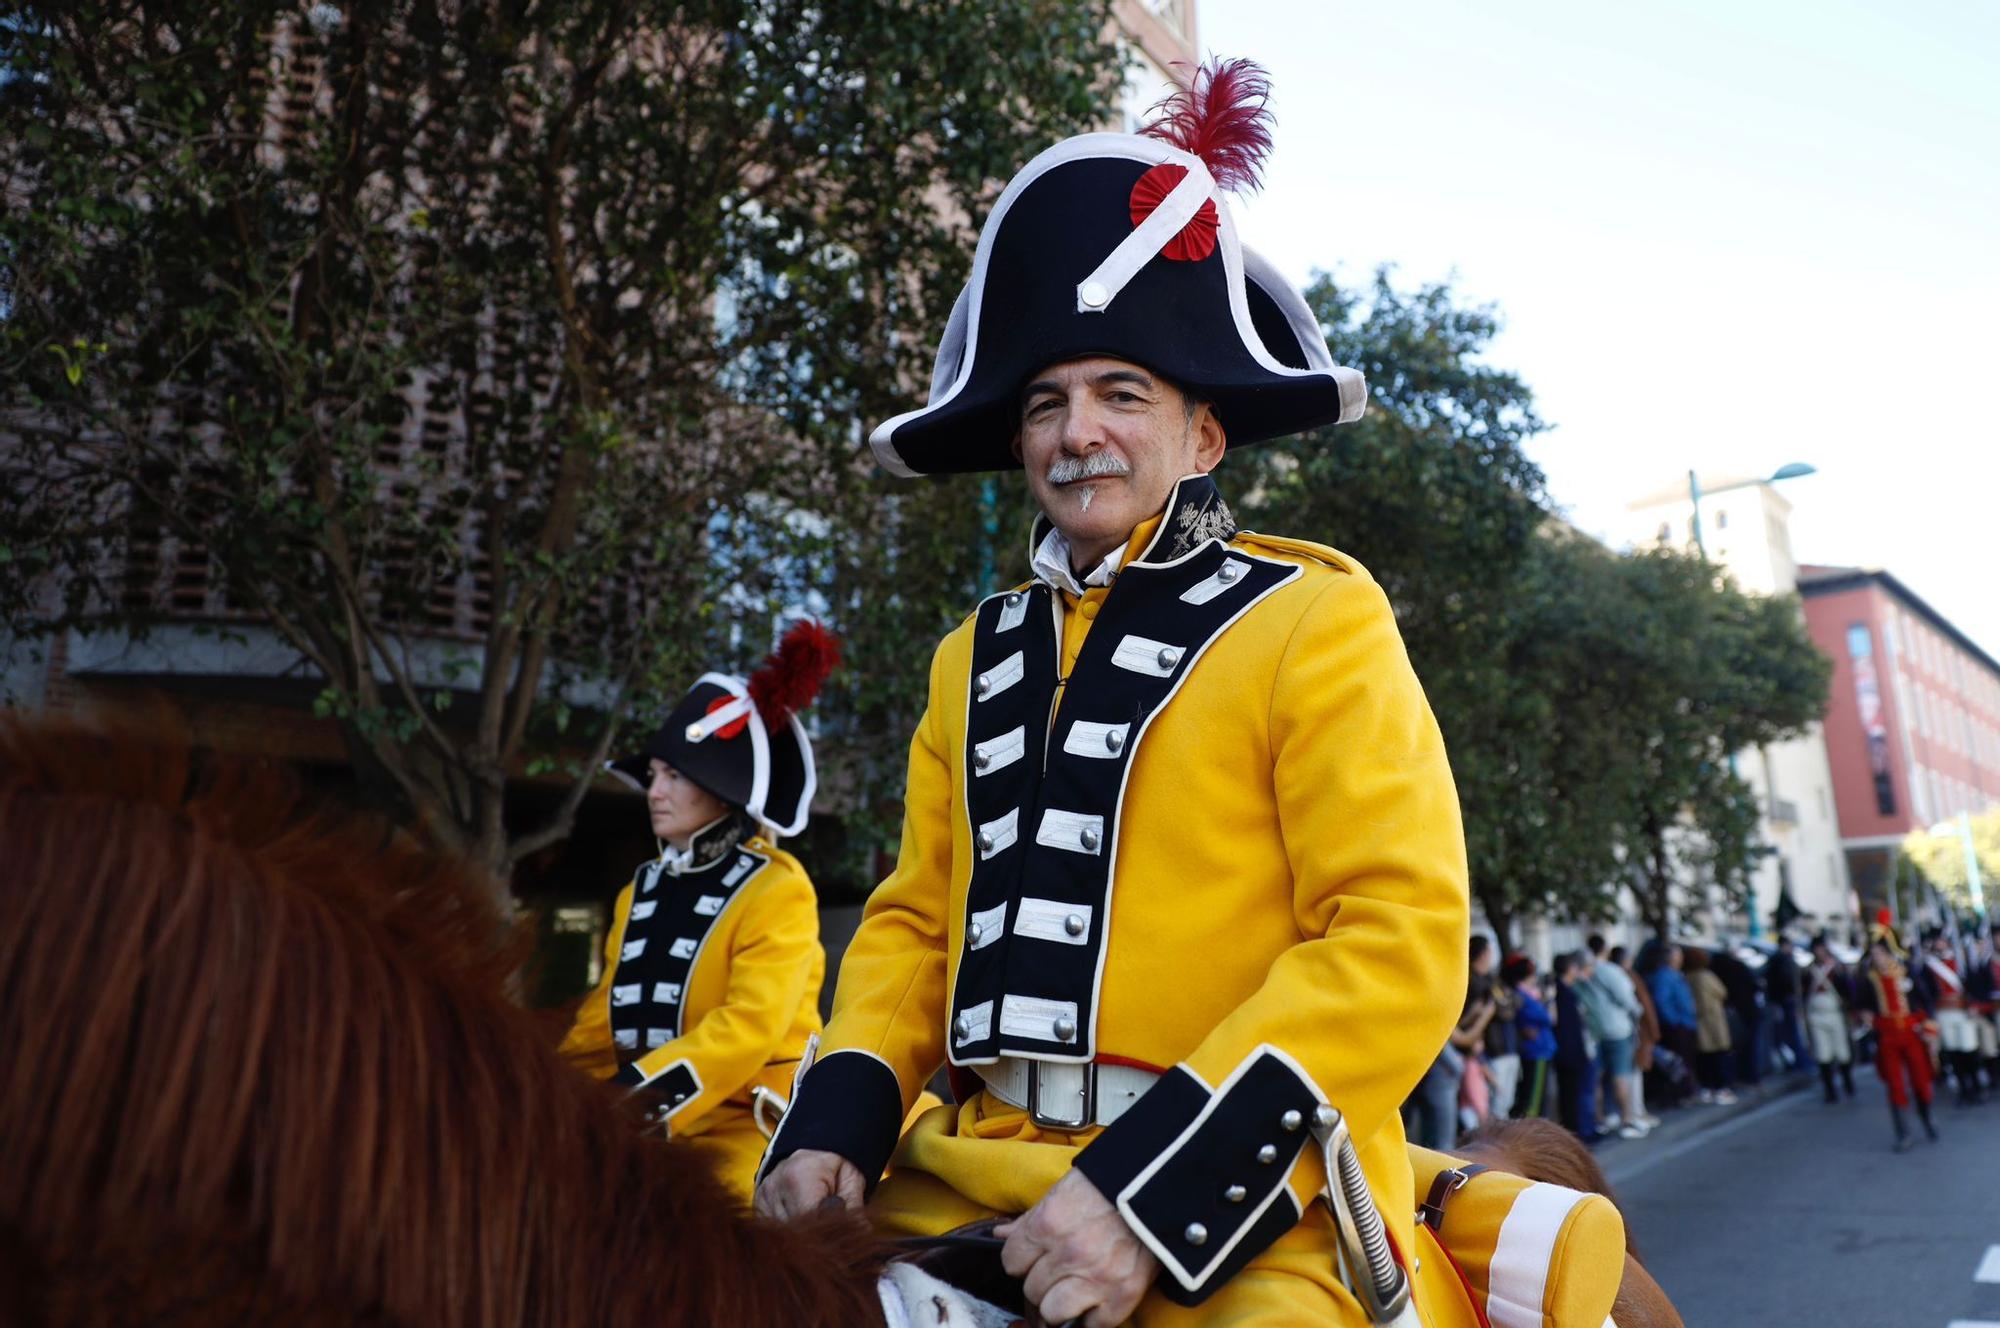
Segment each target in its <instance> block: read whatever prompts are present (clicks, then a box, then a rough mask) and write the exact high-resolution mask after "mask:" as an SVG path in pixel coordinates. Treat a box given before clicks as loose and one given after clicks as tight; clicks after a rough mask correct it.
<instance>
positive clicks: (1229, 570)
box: [1215, 562, 1243, 586]
mask: <svg viewBox="0 0 2000 1328" xmlns="http://www.w3.org/2000/svg"><path fill="white" fill-rule="evenodd" d="M1242 575H1243V564H1242V563H1231V562H1225V563H1224V564H1222V567H1221V568H1220V569H1219V570H1218V571H1217V572H1216V574H1215V578H1216V580H1218V581H1220V582H1222V584H1223V585H1225V586H1226V585H1228V584H1229V583H1231V582H1232V581H1234V580H1235V579H1236V578H1237V577H1239V576H1242Z"/></svg>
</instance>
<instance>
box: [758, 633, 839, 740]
mask: <svg viewBox="0 0 2000 1328" xmlns="http://www.w3.org/2000/svg"><path fill="white" fill-rule="evenodd" d="M839 663H840V638H839V637H837V636H835V635H834V634H833V633H832V632H830V631H828V630H827V629H826V628H825V627H823V626H821V625H820V624H818V623H816V622H814V621H812V620H811V619H810V618H807V619H804V620H802V621H800V622H796V623H794V624H792V626H791V629H790V630H789V631H787V632H786V633H785V635H784V639H783V640H781V641H779V642H778V649H777V650H776V651H775V652H774V653H773V654H772V655H771V657H770V658H769V659H767V660H765V661H764V663H763V664H762V665H761V666H759V668H758V669H757V671H756V672H755V673H753V674H751V675H750V699H751V700H752V701H753V702H755V703H756V706H757V713H758V714H759V715H762V716H763V717H764V725H765V727H767V728H777V727H779V726H781V725H783V724H785V723H787V722H789V721H790V720H791V718H792V716H793V715H795V714H797V713H798V712H799V711H801V710H804V709H805V708H806V707H807V706H809V705H811V704H812V703H813V698H814V697H815V696H818V695H819V689H820V684H821V683H823V682H825V681H826V676H827V675H828V674H829V673H832V672H833V670H834V667H835V666H836V665H838V664H839Z"/></svg>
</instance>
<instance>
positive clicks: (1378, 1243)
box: [1313, 1106, 1410, 1324]
mask: <svg viewBox="0 0 2000 1328" xmlns="http://www.w3.org/2000/svg"><path fill="white" fill-rule="evenodd" d="M1313 1138H1315V1139H1317V1140H1318V1141H1319V1148H1320V1157H1321V1161H1322V1162H1323V1163H1324V1164H1325V1167H1326V1206H1327V1208H1328V1210H1329V1211H1330V1212H1331V1213H1332V1214H1333V1226H1334V1232H1335V1235H1336V1236H1337V1238H1338V1240H1339V1245H1340V1254H1341V1260H1340V1261H1341V1263H1342V1264H1343V1265H1344V1266H1345V1269H1346V1272H1345V1274H1344V1276H1345V1277H1346V1280H1347V1282H1348V1284H1349V1286H1348V1289H1349V1290H1351V1291H1353V1292H1354V1295H1355V1298H1356V1299H1358V1300H1360V1301H1361V1303H1362V1307H1363V1308H1364V1309H1366V1310H1367V1311H1368V1317H1369V1320H1370V1321H1371V1322H1373V1323H1378V1324H1386V1323H1392V1322H1394V1321H1395V1320H1396V1319H1397V1318H1398V1317H1399V1316H1401V1315H1402V1314H1403V1312H1404V1310H1405V1309H1407V1308H1408V1307H1409V1303H1410V1280H1409V1278H1408V1277H1406V1276H1404V1274H1403V1270H1402V1268H1401V1267H1400V1266H1399V1265H1398V1264H1397V1263H1396V1255H1395V1251H1393V1250H1391V1249H1390V1248H1389V1232H1388V1229H1387V1228H1386V1227H1385V1226H1384V1225H1383V1224H1382V1212H1381V1210H1380V1209H1378V1208H1377V1207H1376V1206H1375V1196H1374V1195H1372V1194H1370V1193H1369V1192H1368V1178H1367V1177H1366V1176H1364V1175H1362V1173H1361V1158H1360V1157H1359V1155H1357V1154H1356V1153H1355V1151H1354V1136H1353V1135H1352V1134H1350V1133H1349V1132H1348V1129H1347V1121H1346V1120H1345V1119H1344V1118H1342V1116H1341V1114H1340V1113H1339V1112H1338V1111H1335V1110H1334V1109H1333V1108H1332V1107H1326V1106H1322V1107H1320V1108H1318V1109H1317V1110H1315V1111H1314V1112H1313Z"/></svg>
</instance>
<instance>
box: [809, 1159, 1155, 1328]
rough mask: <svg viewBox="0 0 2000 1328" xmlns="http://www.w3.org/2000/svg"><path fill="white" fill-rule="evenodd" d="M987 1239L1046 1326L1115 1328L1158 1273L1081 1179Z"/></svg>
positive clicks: (1068, 1181)
mask: <svg viewBox="0 0 2000 1328" xmlns="http://www.w3.org/2000/svg"><path fill="white" fill-rule="evenodd" d="M772 1179H773V1180H775V1179H777V1176H776V1173H773V1174H772ZM993 1234H994V1235H996V1236H1003V1237H1005V1238H1006V1241H1007V1244H1006V1246H1005V1248H1003V1249H1002V1250H1001V1251H1000V1263H1001V1266H1002V1267H1004V1268H1006V1270H1007V1272H1008V1275H1009V1276H1012V1277H1018V1278H1021V1279H1022V1284H1021V1289H1022V1291H1023V1293H1025V1294H1026V1296H1027V1298H1028V1303H1029V1304H1030V1305H1033V1306H1034V1307H1035V1308H1036V1309H1037V1310H1038V1311H1040V1313H1041V1316H1042V1318H1043V1319H1044V1320H1045V1321H1047V1322H1048V1323H1051V1324H1063V1323H1068V1322H1069V1321H1070V1320H1071V1319H1075V1318H1079V1317H1081V1318H1082V1319H1083V1321H1084V1323H1085V1325H1086V1326H1087V1328H1115V1325H1117V1324H1121V1323H1124V1322H1125V1320H1127V1319H1129V1318H1131V1317H1132V1311H1133V1310H1134V1309H1136V1308H1137V1307H1138V1304H1139V1298H1140V1297H1141V1296H1143V1295H1145V1294H1146V1289H1147V1288H1148V1287H1150V1286H1152V1285H1153V1278H1154V1277H1155V1276H1157V1275H1158V1273H1159V1271H1160V1261H1159V1260H1158V1259H1156V1258H1155V1257H1153V1252H1152V1251H1151V1250H1149V1249H1147V1248H1146V1247H1145V1246H1144V1245H1142V1244H1140V1243H1139V1238H1138V1237H1137V1236H1135V1235H1133V1234H1132V1228H1131V1227H1129V1226H1127V1225H1126V1224H1125V1219H1124V1218H1122V1217H1120V1216H1119V1215H1118V1210H1117V1209H1116V1208H1113V1207H1112V1206H1111V1201H1110V1200H1108V1199H1106V1198H1105V1197H1104V1195H1103V1194H1101V1193H1100V1192H1099V1191H1098V1188H1097V1187H1096V1186H1095V1185H1092V1184H1091V1183H1090V1181H1089V1179H1088V1178H1087V1177H1085V1176H1084V1174H1083V1173H1082V1172H1080V1171H1072V1172H1070V1173H1069V1174H1068V1175H1066V1176H1064V1177H1063V1178H1062V1179H1061V1180H1059V1181H1057V1182H1056V1183H1055V1185H1054V1186H1053V1187H1052V1188H1051V1189H1050V1190H1049V1192H1048V1193H1047V1194H1045V1195H1043V1196H1042V1201H1041V1202H1040V1203H1038V1204H1036V1205H1035V1206H1034V1207H1033V1208H1030V1209H1029V1210H1028V1211H1027V1212H1026V1213H1024V1214H1023V1215H1022V1216H1021V1217H1020V1219H1019V1220H1017V1221H1014V1222H1008V1223H1004V1224H1002V1225H1000V1226H997V1227H995V1228H993Z"/></svg>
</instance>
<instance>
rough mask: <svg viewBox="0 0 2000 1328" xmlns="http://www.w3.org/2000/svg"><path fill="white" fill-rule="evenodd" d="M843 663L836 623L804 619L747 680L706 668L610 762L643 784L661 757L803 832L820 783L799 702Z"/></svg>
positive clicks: (731, 799)
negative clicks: (631, 747)
mask: <svg viewBox="0 0 2000 1328" xmlns="http://www.w3.org/2000/svg"><path fill="white" fill-rule="evenodd" d="M839 662H840V642H839V640H838V639H837V638H835V637H834V636H833V634H832V633H831V632H828V631H827V630H826V629H825V628H824V627H821V626H820V625H819V624H818V623H813V622H801V623H798V624H796V625H794V626H793V627H792V629H791V630H790V631H788V632H786V633H785V638H784V640H783V641H782V642H781V643H780V644H779V646H778V650H777V653H775V654H774V655H772V656H771V658H770V659H768V660H767V661H765V663H764V665H763V667H761V668H759V669H758V670H757V671H756V672H755V673H753V674H751V675H750V677H749V678H748V679H747V680H745V679H743V678H736V677H731V676H730V675H728V674H726V673H704V674H703V675H702V676H701V678H700V679H699V680H698V681H696V683H695V685H694V686H693V687H691V688H689V689H688V693H687V695H686V696H684V697H682V698H681V701H680V704H679V705H677V706H675V707H674V710H673V713H672V714H670V715H668V716H667V722H666V723H664V724H662V725H661V726H660V727H659V728H658V729H657V730H655V731H654V733H653V736H652V737H650V738H648V739H647V740H646V743H645V746H644V747H642V748H641V749H640V750H639V752H638V753H637V754H636V755H633V756H626V757H621V758H620V759H618V760H616V761H607V762H605V763H604V768H605V769H606V770H607V771H609V772H610V773H611V774H613V775H616V776H617V777H618V778H619V779H621V780H623V781H624V782H626V783H627V784H630V785H631V786H632V787H634V788H636V789H638V790H639V791H640V792H642V793H643V792H644V791H645V790H646V787H647V786H648V784H650V783H651V781H652V769H651V763H652V761H653V759H654V758H658V759H659V760H662V761H665V762H666V763H667V764H668V765H670V766H672V767H673V768H674V769H676V770H678V771H680V772H681V773H682V774H683V775H685V776H687V777H688V778H689V779H691V780H693V781H694V782H695V783H696V784H699V785H700V786H701V787H702V788H704V789H707V790H708V791H709V792H710V793H712V794H714V795H715V796H716V797H718V798H720V799H722V800H723V801H724V802H726V803H728V804H729V805H730V806H732V807H738V808H741V809H742V810H744V811H746V812H748V813H749V814H750V815H752V816H754V817H756V818H757V819H758V820H759V821H761V822H763V823H764V824H766V825H768V826H770V827H771V829H772V830H773V831H774V832H775V833H777V834H780V835H795V834H797V833H799V831H801V830H803V829H805V825H806V817H807V815H808V813H809V812H810V811H811V810H812V800H813V793H814V792H815V791H816V789H817V788H818V784H819V779H818V775H817V773H816V772H815V769H814V766H813V754H812V740H811V739H810V738H808V737H807V735H806V729H805V725H804V724H802V723H800V722H799V711H801V710H803V709H805V708H806V706H808V705H810V704H811V703H812V699H813V697H814V696H815V695H817V694H818V692H819V688H820V684H821V683H822V682H824V681H825V680H826V675H827V674H828V673H830V672H832V670H833V667H834V665H836V664H837V663H839Z"/></svg>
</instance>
